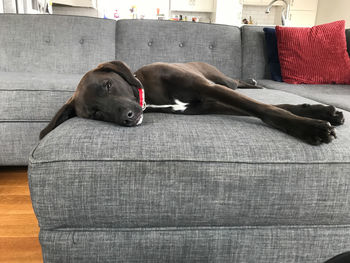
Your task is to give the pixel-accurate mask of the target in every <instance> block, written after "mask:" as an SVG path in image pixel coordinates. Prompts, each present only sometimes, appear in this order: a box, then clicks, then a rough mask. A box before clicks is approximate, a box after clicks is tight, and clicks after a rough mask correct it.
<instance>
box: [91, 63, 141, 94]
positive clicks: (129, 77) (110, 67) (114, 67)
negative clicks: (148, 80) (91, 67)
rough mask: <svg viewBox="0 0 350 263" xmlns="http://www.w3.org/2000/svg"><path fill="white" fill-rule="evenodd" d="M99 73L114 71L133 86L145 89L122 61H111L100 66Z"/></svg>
mask: <svg viewBox="0 0 350 263" xmlns="http://www.w3.org/2000/svg"><path fill="white" fill-rule="evenodd" d="M95 70H97V71H113V72H115V73H117V74H119V75H120V76H121V77H122V78H123V79H124V80H125V81H126V82H128V83H129V84H130V85H131V86H134V87H137V88H143V87H142V84H141V82H140V81H139V80H138V79H136V78H135V77H134V74H132V72H131V70H130V68H129V67H128V66H127V65H126V64H125V63H124V62H122V61H110V62H106V63H102V64H100V65H98V67H97V68H96V69H95Z"/></svg>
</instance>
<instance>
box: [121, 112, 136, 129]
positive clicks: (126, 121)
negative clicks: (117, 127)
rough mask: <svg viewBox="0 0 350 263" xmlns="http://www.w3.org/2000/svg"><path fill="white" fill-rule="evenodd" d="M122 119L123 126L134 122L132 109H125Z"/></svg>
mask: <svg viewBox="0 0 350 263" xmlns="http://www.w3.org/2000/svg"><path fill="white" fill-rule="evenodd" d="M124 114H125V115H124V120H123V125H125V126H132V125H133V123H134V121H135V120H134V119H135V118H134V117H135V113H134V112H133V111H132V110H129V111H127V112H126V113H124Z"/></svg>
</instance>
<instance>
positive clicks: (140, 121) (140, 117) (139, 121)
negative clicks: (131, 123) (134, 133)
mask: <svg viewBox="0 0 350 263" xmlns="http://www.w3.org/2000/svg"><path fill="white" fill-rule="evenodd" d="M142 121H143V114H142V113H141V114H140V116H139V117H138V118H137V119H136V126H138V125H140V124H141V123H142Z"/></svg>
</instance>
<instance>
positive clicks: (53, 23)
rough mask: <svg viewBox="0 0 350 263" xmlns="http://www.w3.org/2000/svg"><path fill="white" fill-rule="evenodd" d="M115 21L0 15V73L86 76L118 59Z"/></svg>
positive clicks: (50, 16)
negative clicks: (108, 62)
mask: <svg viewBox="0 0 350 263" xmlns="http://www.w3.org/2000/svg"><path fill="white" fill-rule="evenodd" d="M115 27H116V23H115V21H113V20H105V19H96V18H88V17H75V16H57V15H12V14H1V15H0V71H5V72H9V71H10V72H11V71H12V72H54V73H84V72H86V71H88V70H90V69H92V68H94V67H96V66H97V65H98V64H99V63H101V62H104V61H109V60H113V59H114V57H115Z"/></svg>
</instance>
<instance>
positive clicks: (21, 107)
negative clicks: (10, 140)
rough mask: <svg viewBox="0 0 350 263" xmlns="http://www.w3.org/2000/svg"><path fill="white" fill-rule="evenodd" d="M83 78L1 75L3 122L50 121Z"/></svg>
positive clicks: (47, 74)
mask: <svg viewBox="0 0 350 263" xmlns="http://www.w3.org/2000/svg"><path fill="white" fill-rule="evenodd" d="M81 77H82V74H55V73H24V72H0V79H1V82H0V97H1V104H0V121H26V120H31V121H34V120H36V121H39V120H40V121H49V120H50V119H51V118H52V117H53V116H54V114H55V113H56V112H57V110H58V109H59V108H60V107H61V106H62V105H63V104H64V103H65V102H66V101H67V99H68V98H70V97H71V96H72V94H73V92H74V90H75V89H76V87H77V85H78V83H79V81H80V79H81Z"/></svg>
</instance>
